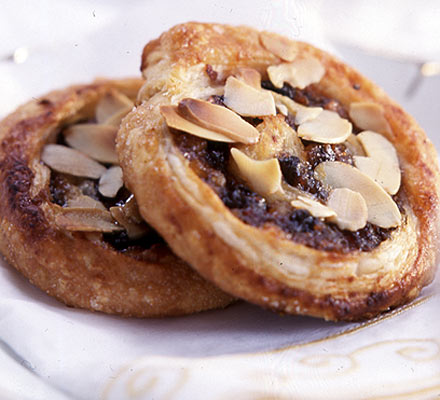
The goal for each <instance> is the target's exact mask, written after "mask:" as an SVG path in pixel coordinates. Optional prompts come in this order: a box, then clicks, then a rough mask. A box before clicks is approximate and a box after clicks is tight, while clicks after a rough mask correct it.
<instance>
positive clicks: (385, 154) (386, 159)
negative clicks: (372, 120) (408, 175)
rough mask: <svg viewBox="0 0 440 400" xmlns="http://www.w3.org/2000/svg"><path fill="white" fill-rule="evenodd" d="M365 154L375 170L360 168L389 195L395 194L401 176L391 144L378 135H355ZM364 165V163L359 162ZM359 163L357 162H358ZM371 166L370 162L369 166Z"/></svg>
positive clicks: (373, 133) (368, 132)
mask: <svg viewBox="0 0 440 400" xmlns="http://www.w3.org/2000/svg"><path fill="white" fill-rule="evenodd" d="M357 138H358V139H359V141H360V143H361V144H362V146H363V148H364V150H365V153H367V155H368V156H369V158H371V159H372V160H374V163H375V164H376V165H377V168H376V169H374V168H368V169H365V168H362V166H358V164H356V166H357V167H358V168H359V169H361V170H362V171H363V172H365V173H366V174H367V175H368V176H370V177H371V178H373V179H374V180H375V181H376V182H377V183H379V184H380V185H381V186H382V187H383V188H384V189H385V190H386V191H387V192H388V193H389V194H396V193H397V192H398V191H399V188H400V181H401V174H400V168H399V158H398V157H397V152H396V149H395V148H394V146H393V144H392V143H391V142H390V141H389V140H388V139H386V138H385V137H384V136H382V135H380V134H379V133H376V132H372V131H364V132H361V133H359V135H357ZM361 162H363V164H365V161H361ZM358 163H359V160H358ZM371 164H373V163H372V162H370V165H371Z"/></svg>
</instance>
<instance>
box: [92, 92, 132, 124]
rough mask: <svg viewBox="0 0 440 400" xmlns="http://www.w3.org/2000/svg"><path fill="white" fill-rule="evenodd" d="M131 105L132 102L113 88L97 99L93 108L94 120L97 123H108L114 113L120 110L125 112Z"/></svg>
mask: <svg viewBox="0 0 440 400" xmlns="http://www.w3.org/2000/svg"><path fill="white" fill-rule="evenodd" d="M133 107H134V104H133V102H132V101H131V100H130V99H129V98H128V97H127V96H125V95H124V94H122V93H121V92H118V91H117V90H113V91H111V92H110V93H107V94H106V95H104V96H103V97H102V98H101V99H100V100H99V102H98V104H97V106H96V110H95V116H96V122H97V123H98V124H108V122H109V120H110V119H111V118H112V117H113V116H114V115H115V114H118V113H120V112H121V110H124V111H125V113H127V112H128V111H130V110H131V109H132V108H133Z"/></svg>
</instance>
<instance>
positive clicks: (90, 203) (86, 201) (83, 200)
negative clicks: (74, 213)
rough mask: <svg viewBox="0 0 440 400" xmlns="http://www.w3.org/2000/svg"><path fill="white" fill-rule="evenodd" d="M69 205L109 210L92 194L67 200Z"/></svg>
mask: <svg viewBox="0 0 440 400" xmlns="http://www.w3.org/2000/svg"><path fill="white" fill-rule="evenodd" d="M67 207H71V208H97V209H99V210H107V209H106V208H105V206H104V204H102V203H101V202H100V201H98V200H95V199H93V198H92V197H90V196H86V195H79V196H76V197H73V198H71V199H68V200H67Z"/></svg>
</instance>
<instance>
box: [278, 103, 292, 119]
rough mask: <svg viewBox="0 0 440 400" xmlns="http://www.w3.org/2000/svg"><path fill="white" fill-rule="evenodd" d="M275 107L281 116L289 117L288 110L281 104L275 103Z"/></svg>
mask: <svg viewBox="0 0 440 400" xmlns="http://www.w3.org/2000/svg"><path fill="white" fill-rule="evenodd" d="M275 107H276V108H277V110H278V111H279V112H280V113H281V114H283V115H284V116H285V117H287V116H288V115H289V109H288V108H287V107H286V106H285V105H284V104H281V103H276V104H275Z"/></svg>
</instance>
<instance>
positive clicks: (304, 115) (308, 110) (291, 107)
mask: <svg viewBox="0 0 440 400" xmlns="http://www.w3.org/2000/svg"><path fill="white" fill-rule="evenodd" d="M271 93H272V96H273V97H274V99H275V100H276V101H277V102H279V103H281V105H284V106H286V108H287V110H288V111H289V112H290V113H291V114H292V115H294V116H295V123H297V124H298V125H300V124H303V123H304V122H307V121H310V120H312V119H315V118H316V117H317V116H318V115H319V114H321V111H322V110H323V109H322V108H321V107H306V106H303V105H302V104H299V103H296V102H295V101H293V100H292V99H291V98H289V97H287V96H283V95H281V94H279V93H275V92H272V91H271ZM277 107H278V105H277Z"/></svg>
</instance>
